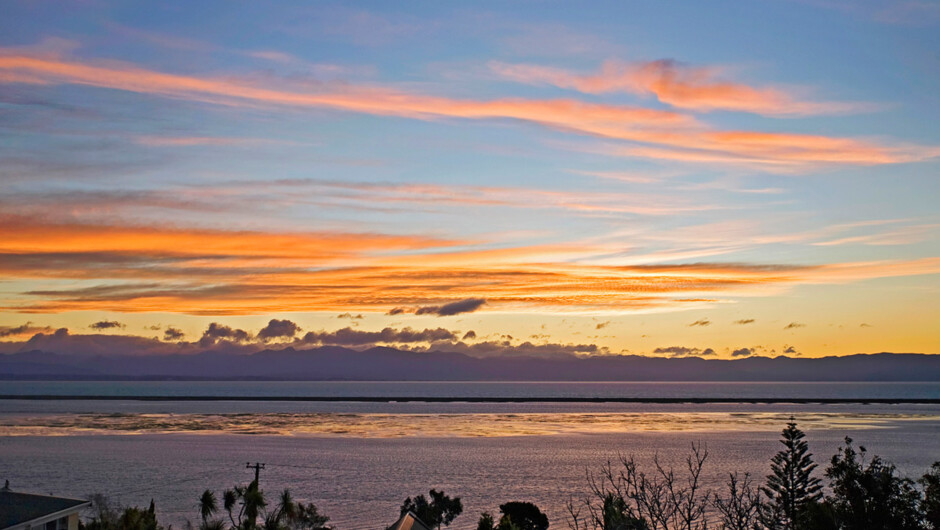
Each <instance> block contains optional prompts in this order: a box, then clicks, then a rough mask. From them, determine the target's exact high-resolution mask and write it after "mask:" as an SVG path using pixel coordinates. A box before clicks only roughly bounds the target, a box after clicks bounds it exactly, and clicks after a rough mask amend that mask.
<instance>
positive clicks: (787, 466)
mask: <svg viewBox="0 0 940 530" xmlns="http://www.w3.org/2000/svg"><path fill="white" fill-rule="evenodd" d="M790 420H791V421H790V423H787V426H786V428H785V429H783V433H782V438H781V440H780V443H782V444H783V446H784V449H782V450H781V451H780V452H778V453H777V454H775V455H774V457H773V459H772V460H771V463H770V470H771V474H770V475H768V476H767V483H766V484H765V485H764V486H763V487H762V488H761V491H762V492H763V493H764V495H765V496H766V497H767V502H766V504H765V505H764V507H763V510H762V514H761V520H762V522H763V524H764V525H765V526H767V527H768V528H771V529H776V528H779V529H784V530H794V529H797V528H801V525H800V516H801V514H802V513H803V511H804V510H805V509H806V508H807V507H808V506H810V505H812V504H815V503H818V502H819V500H820V499H821V498H822V491H821V490H822V485H821V483H820V481H819V479H818V478H816V477H814V476H813V470H815V469H816V464H815V463H813V455H812V453H810V452H809V445H808V444H807V443H806V440H804V438H805V437H806V435H805V434H804V433H803V431H801V430H800V429H798V428H797V426H796V423H794V422H793V421H792V420H793V419H792V418H790Z"/></svg>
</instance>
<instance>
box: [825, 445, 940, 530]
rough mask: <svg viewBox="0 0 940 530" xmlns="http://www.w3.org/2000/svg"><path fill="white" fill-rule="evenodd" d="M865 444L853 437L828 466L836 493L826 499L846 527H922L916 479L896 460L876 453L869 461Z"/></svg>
mask: <svg viewBox="0 0 940 530" xmlns="http://www.w3.org/2000/svg"><path fill="white" fill-rule="evenodd" d="M865 456H866V455H865V448H864V447H861V446H860V447H859V449H858V450H857V451H856V450H855V447H853V445H852V439H851V438H848V437H846V439H845V445H844V446H842V447H840V448H839V452H838V453H837V454H836V455H835V456H833V457H832V463H831V464H830V465H829V468H828V469H826V477H827V478H829V481H830V487H831V488H832V496H831V497H828V498H827V499H826V502H827V504H829V506H831V508H832V513H833V517H834V519H835V521H836V524H837V526H838V527H839V528H841V529H844V530H916V529H919V528H922V525H921V520H922V518H923V517H922V514H921V513H920V507H921V496H920V492H918V491H917V489H916V488H915V487H914V481H912V480H911V479H908V478H902V477H900V476H898V475H897V473H896V469H895V467H894V466H893V465H892V464H889V463H887V462H885V461H884V460H882V459H881V458H880V457H878V456H875V457H873V458H872V459H871V461H870V462H869V463H868V464H867V465H866V464H865Z"/></svg>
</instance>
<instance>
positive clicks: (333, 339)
mask: <svg viewBox="0 0 940 530" xmlns="http://www.w3.org/2000/svg"><path fill="white" fill-rule="evenodd" d="M456 340H457V335H455V334H454V332H452V331H450V330H446V329H444V328H436V329H424V330H421V331H419V330H415V329H411V328H407V327H406V328H402V329H394V328H384V329H382V330H381V331H362V330H358V329H353V328H349V327H346V328H342V329H338V330H336V331H311V332H309V333H307V334H306V335H304V337H303V339H301V342H303V343H305V344H332V345H339V346H363V345H367V344H376V343H389V344H407V343H415V342H436V341H456Z"/></svg>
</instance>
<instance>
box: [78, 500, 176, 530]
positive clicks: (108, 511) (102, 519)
mask: <svg viewBox="0 0 940 530" xmlns="http://www.w3.org/2000/svg"><path fill="white" fill-rule="evenodd" d="M89 500H90V501H91V507H90V508H89V510H90V511H91V518H90V519H89V521H88V522H87V523H81V522H80V523H79V528H80V529H81V530H161V529H162V528H163V527H162V526H160V525H159V524H157V515H156V508H155V507H154V504H153V501H152V500H151V501H150V507H149V508H147V509H146V510H145V509H143V508H139V507H137V506H131V507H127V508H123V509H121V508H118V507H115V506H113V505H112V504H111V502H110V501H109V500H108V498H107V497H105V496H104V495H101V494H100V493H96V494H95V495H92V496H91V497H90V498H89Z"/></svg>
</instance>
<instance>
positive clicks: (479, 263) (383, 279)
mask: <svg viewBox="0 0 940 530" xmlns="http://www.w3.org/2000/svg"><path fill="white" fill-rule="evenodd" d="M4 221H5V222H4V223H2V224H0V273H2V274H3V276H4V277H5V278H8V279H32V280H37V279H38V280H43V279H67V280H71V281H72V282H74V283H73V284H72V285H71V286H68V287H61V286H60V287H42V288H39V287H36V288H34V289H33V290H31V291H27V292H23V293H18V294H14V295H5V297H4V299H2V300H0V304H2V305H0V309H2V310H6V311H15V312H24V313H48V312H59V311H71V310H103V309H106V310H110V311H126V312H136V311H166V312H179V313H190V314H259V313H260V314H263V313H272V312H282V311H331V312H335V311H381V312H385V311H389V310H391V309H393V308H395V307H402V306H409V307H415V306H432V305H433V306H443V305H445V304H448V303H451V302H455V301H459V300H467V299H479V300H485V301H486V306H485V307H486V309H489V310H492V309H496V310H516V311H526V312H531V311H550V312H578V311H606V312H624V311H636V310H649V309H676V308H681V307H686V306H688V305H689V304H700V303H701V301H702V300H703V299H707V300H717V301H723V300H727V299H730V298H734V297H737V296H748V295H760V294H766V293H768V292H773V291H779V290H780V289H782V288H786V287H788V286H791V285H797V284H807V283H843V282H850V281H858V280H864V279H869V278H878V277H889V276H908V275H919V274H936V273H940V258H928V259H921V260H908V261H881V262H859V263H842V264H828V265H821V266H768V265H752V264H700V263H699V264H684V265H646V266H637V265H634V266H618V265H596V264H591V263H590V259H591V256H594V255H599V254H600V255H603V254H601V252H602V251H603V250H604V249H603V248H601V247H596V248H595V247H590V246H578V245H569V246H553V247H539V246H534V247H517V248H507V249H469V250H456V249H451V250H450V251H447V252H441V249H446V248H448V247H452V246H454V245H459V244H460V242H456V241H448V240H439V239H433V238H428V237H421V236H388V235H380V234H334V233H301V234H291V233H260V232H239V231H223V230H196V229H182V228H155V227H132V226H101V225H82V224H71V225H69V224H51V223H44V222H41V221H36V220H31V219H25V218H6V219H4ZM33 285H43V284H42V283H39V282H33ZM52 285H56V284H52Z"/></svg>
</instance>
